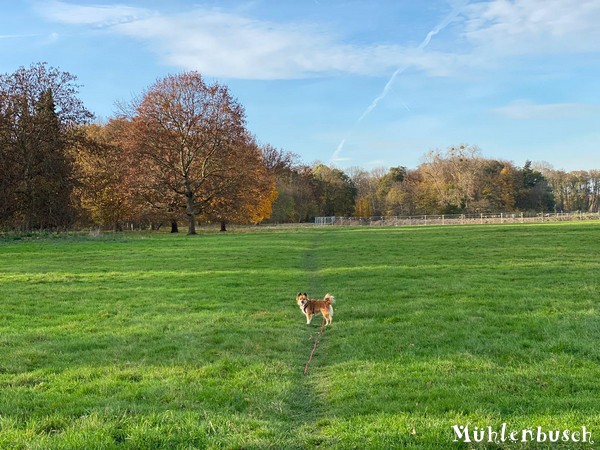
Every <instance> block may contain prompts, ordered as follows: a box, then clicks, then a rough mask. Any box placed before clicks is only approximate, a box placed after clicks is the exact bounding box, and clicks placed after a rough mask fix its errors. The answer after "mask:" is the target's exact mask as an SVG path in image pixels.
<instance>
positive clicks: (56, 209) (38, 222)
mask: <svg viewBox="0 0 600 450" xmlns="http://www.w3.org/2000/svg"><path fill="white" fill-rule="evenodd" d="M75 80H76V77H75V76H73V75H71V74H69V73H68V72H61V71H60V70H58V69H54V68H49V67H48V66H47V65H46V64H45V63H39V64H35V65H32V66H31V67H30V68H27V69H26V68H24V67H21V68H19V69H18V70H17V71H16V72H15V73H13V74H4V75H0V144H1V149H0V152H1V156H2V160H3V163H5V167H4V169H3V173H2V174H1V175H2V181H1V182H0V184H1V185H2V188H3V194H2V200H3V202H6V203H5V206H4V207H2V209H1V210H2V219H3V221H4V223H5V225H8V226H12V227H18V228H21V229H26V230H30V229H41V228H61V227H66V226H69V225H70V224H71V223H72V222H73V218H74V215H73V211H72V209H71V205H70V193H71V190H72V187H73V181H74V180H73V178H72V161H71V160H70V158H69V155H68V154H67V146H68V143H69V142H70V140H71V139H72V130H73V128H74V126H75V125H77V124H80V123H85V122H87V121H89V120H90V119H91V118H92V114H91V113H90V112H89V111H87V110H86V109H85V108H84V106H83V104H82V102H81V100H79V99H78V98H77V89H78V86H77V85H76V84H75V83H74V82H75Z"/></svg>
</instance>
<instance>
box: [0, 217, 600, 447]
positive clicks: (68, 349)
mask: <svg viewBox="0 0 600 450" xmlns="http://www.w3.org/2000/svg"><path fill="white" fill-rule="evenodd" d="M599 237H600V223H598V222H583V223H554V224H534V225H528V224H524V225H498V226H496V225H485V226H462V227H460V226H456V227H455V226H446V227H443V226H440V227H403V228H377V229H374V228H338V227H321V228H300V229H287V228H282V229H261V228H256V229H237V230H236V229H234V230H233V231H230V232H227V233H213V232H205V233H203V234H201V235H199V236H185V235H183V234H182V235H170V234H163V233H154V234H144V233H122V234H105V235H100V236H96V237H94V236H86V235H81V236H72V235H71V236H66V235H65V236H63V235H58V236H46V237H38V236H29V237H28V236H5V237H3V238H0V394H1V395H0V448H2V449H4V448H6V449H9V448H10V449H149V450H150V449H194V448H197V449H204V448H208V449H233V448H239V449H308V448H328V449H329V448H333V449H353V448H356V449H395V448H408V449H444V448H456V449H463V448H464V449H466V448H528V449H529V448H551V449H557V448H560V449H562V448H565V449H566V448H595V445H593V444H589V443H588V444H585V445H583V444H574V443H573V442H557V443H548V442H546V443H533V444H531V443H527V444H524V443H512V442H505V443H502V442H500V443H498V444H495V443H486V444H485V445H479V444H475V443H471V444H469V443H464V442H460V441H459V442H453V441H454V440H455V438H456V436H455V433H454V432H453V429H452V426H453V425H462V426H469V427H470V428H471V429H474V428H475V427H480V428H486V427H488V426H491V427H494V429H500V427H501V426H502V424H504V423H505V424H507V426H508V427H509V428H510V429H512V430H522V429H535V428H536V427H538V426H540V427H543V428H544V429H545V430H555V429H556V430H565V429H570V430H577V429H579V430H581V427H582V426H585V427H586V428H587V430H589V431H590V432H591V433H592V435H593V440H594V441H596V445H598V446H599V447H600V396H599V395H598V392H599V391H598V380H599V379H600V365H599V363H600V346H599V345H598V342H599V340H600V316H599V305H598V302H599V299H600V295H599V294H600V288H599V276H598V275H599V273H600V239H599ZM298 291H303V292H304V291H306V292H308V293H309V294H310V296H311V297H313V298H314V297H322V296H323V295H324V294H325V293H326V292H331V293H332V294H334V295H335V296H336V300H337V301H336V304H335V305H334V307H335V315H334V319H333V324H332V326H331V327H327V328H326V329H325V331H324V333H323V335H322V337H321V339H320V341H319V345H318V347H317V350H316V352H315V355H314V357H313V360H312V362H311V365H310V368H309V373H308V375H304V366H305V364H306V361H307V359H308V356H309V354H310V351H311V349H312V347H313V344H314V340H315V339H316V337H317V334H318V332H319V329H320V326H321V318H320V317H317V318H315V319H313V323H312V325H310V326H307V325H306V323H305V319H304V317H303V316H302V315H301V313H300V311H299V309H298V307H297V306H296V304H295V295H296V293H297V292H298ZM577 445H579V446H577Z"/></svg>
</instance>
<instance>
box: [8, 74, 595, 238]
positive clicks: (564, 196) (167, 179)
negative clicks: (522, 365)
mask: <svg viewBox="0 0 600 450" xmlns="http://www.w3.org/2000/svg"><path fill="white" fill-rule="evenodd" d="M75 81H76V77H75V76H73V75H71V74H69V73H66V72H62V71H60V70H58V69H54V68H51V67H48V66H47V65H46V64H44V63H41V64H36V65H33V66H31V67H30V68H20V69H19V70H17V71H16V72H15V73H13V74H5V75H0V161H1V164H0V228H2V229H20V230H31V229H47V228H52V229H65V228H72V227H74V226H80V227H81V226H88V225H90V224H96V225H100V226H105V227H109V226H110V227H114V228H115V229H120V228H121V227H122V225H123V224H124V223H135V224H138V225H143V226H152V227H154V228H158V227H160V226H162V225H164V224H170V225H171V229H172V231H177V229H178V226H177V225H178V223H180V222H181V221H185V222H186V223H187V224H188V232H189V233H190V234H194V233H195V232H196V222H197V220H200V221H202V222H204V223H219V224H220V225H221V229H222V230H225V229H226V225H227V223H232V222H233V223H260V222H262V221H271V222H303V221H310V220H312V218H313V217H315V216H333V215H336V216H350V215H356V216H362V217H369V216H389V215H414V214H436V213H437V214H442V213H471V212H487V211H518V210H537V211H540V210H545V211H548V210H559V211H560V210H565V211H567V210H585V211H596V210H598V206H599V205H598V202H599V194H600V172H599V171H588V172H585V171H577V172H569V173H567V172H564V171H555V170H553V169H551V168H549V167H548V166H547V165H538V166H535V167H533V166H532V164H531V163H530V162H526V163H525V165H524V167H522V168H521V167H516V166H515V165H514V164H513V163H512V162H508V161H499V160H492V159H486V158H484V157H483V156H482V155H481V152H480V150H479V149H478V148H477V147H475V146H464V145H463V146H458V147H451V148H449V149H448V150H446V151H440V150H434V151H430V152H429V153H427V154H426V155H425V156H424V158H423V162H422V164H420V165H419V166H418V167H417V168H416V169H413V170H408V169H407V168H405V167H402V166H398V167H392V168H391V169H389V170H386V169H383V168H380V169H374V170H372V171H370V172H367V171H365V170H363V169H360V168H352V169H350V170H348V171H347V172H344V171H342V170H340V169H338V168H335V167H329V166H327V165H325V164H321V163H316V164H313V165H310V166H309V165H306V164H303V163H302V162H301V161H300V160H299V158H298V156H297V155H295V154H293V153H290V152H286V151H284V150H280V149H277V148H274V147H272V146H270V145H259V144H258V143H257V141H256V139H255V138H254V137H253V136H252V135H251V134H250V132H249V131H248V129H247V127H246V119H245V112H244V109H243V107H242V106H241V105H240V104H239V103H238V102H237V100H235V99H234V98H233V97H232V95H231V94H230V92H229V90H228V89H227V87H226V86H223V85H220V84H218V83H215V84H207V83H206V82H205V81H204V79H203V78H202V77H201V75H200V74H199V73H197V72H187V73H181V74H178V75H171V76H167V77H164V78H163V79H160V80H158V81H156V82H155V83H154V84H153V85H152V86H150V87H149V88H148V89H147V90H146V91H145V92H143V93H142V94H141V95H140V96H139V97H138V98H135V99H134V100H133V101H131V102H130V103H129V104H126V105H124V106H123V107H121V111H120V113H119V114H118V115H116V116H115V117H114V118H111V119H110V120H108V122H107V123H104V124H98V123H93V122H92V119H93V115H92V113H91V112H89V111H88V110H87V109H86V108H85V107H84V105H83V103H82V102H81V101H80V100H79V99H78V97H77V95H78V88H79V86H78V85H77V84H76V83H75Z"/></svg>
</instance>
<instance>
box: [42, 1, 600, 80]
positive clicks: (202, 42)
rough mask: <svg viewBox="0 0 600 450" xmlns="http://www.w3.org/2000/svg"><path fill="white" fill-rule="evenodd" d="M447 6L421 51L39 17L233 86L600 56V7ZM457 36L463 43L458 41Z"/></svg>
mask: <svg viewBox="0 0 600 450" xmlns="http://www.w3.org/2000/svg"><path fill="white" fill-rule="evenodd" d="M448 2H449V3H450V4H451V5H454V6H453V8H454V10H453V12H456V14H452V15H451V16H452V18H451V20H449V21H448V23H446V22H442V24H441V25H440V26H439V28H434V30H432V31H431V32H430V33H429V35H427V37H426V38H425V40H424V41H423V43H422V44H421V46H419V47H418V48H415V47H414V46H413V47H406V46H403V45H399V44H389V43H388V44H377V43H374V44H368V45H367V44H361V45H359V44H351V43H347V42H344V41H343V40H342V39H341V38H340V36H337V35H336V34H335V33H334V32H332V31H330V30H329V29H326V28H325V27H324V26H317V25H309V24H306V23H301V22H269V21H265V20H258V19H253V18H250V17H249V16H247V15H245V14H246V13H244V12H243V11H244V10H243V9H239V8H238V9H237V10H236V11H237V12H231V11H230V12H228V11H225V10H223V9H206V8H199V7H197V8H195V9H192V10H190V11H188V12H186V13H183V14H162V13H159V12H157V11H152V10H150V9H146V8H136V7H130V6H126V5H123V4H116V5H99V4H97V5H78V4H74V3H67V2H65V1H59V0H49V1H45V2H43V3H42V2H40V3H38V5H37V10H38V11H39V12H40V13H42V14H43V15H44V16H45V17H46V18H48V19H50V20H53V21H56V22H59V23H63V24H68V25H84V26H93V27H98V28H102V29H104V30H105V31H106V32H111V33H116V34H120V35H124V36H128V37H130V38H133V39H136V40H139V41H140V42H142V43H143V44H144V45H145V46H147V48H149V49H150V50H151V51H152V52H155V53H156V54H157V55H158V57H159V58H160V59H161V61H162V62H163V63H165V64H168V65H172V66H175V67H178V68H182V69H186V70H199V71H200V72H202V73H203V74H205V75H207V76H214V77H224V78H245V79H293V78H306V77H312V76H329V75H336V74H357V75H370V76H390V75H391V74H392V73H393V72H394V71H395V70H397V69H398V68H399V67H410V68H411V70H420V71H422V72H423V73H425V74H427V75H430V76H456V75H458V74H461V73H462V74H465V73H468V71H465V69H469V68H477V67H490V66H497V65H498V64H499V63H501V62H502V60H503V58H504V57H505V56H508V55H515V54H528V55H529V54H549V53H552V52H563V53H564V52H596V51H600V27H598V26H597V24H598V23H600V1H599V0H579V1H577V2H574V1H573V0H489V1H478V2H471V3H470V4H467V2H466V0H448ZM453 2H454V3H453ZM459 7H460V8H459ZM447 25H452V26H451V27H450V28H451V29H449V30H444V32H446V33H448V34H445V35H443V36H436V41H438V42H439V43H441V44H443V45H441V47H444V48H446V49H451V50H446V51H440V50H439V47H438V49H437V50H436V49H430V48H427V49H425V47H427V44H428V43H429V39H431V37H433V36H434V35H436V34H437V33H438V32H440V31H442V30H443V28H444V27H445V26H447ZM456 33H458V34H456ZM456 36H460V37H462V39H458V40H454V38H456Z"/></svg>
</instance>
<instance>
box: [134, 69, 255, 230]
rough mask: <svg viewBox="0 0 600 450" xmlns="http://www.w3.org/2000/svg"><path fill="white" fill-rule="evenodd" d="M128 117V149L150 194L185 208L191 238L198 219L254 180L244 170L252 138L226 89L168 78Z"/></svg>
mask: <svg viewBox="0 0 600 450" xmlns="http://www.w3.org/2000/svg"><path fill="white" fill-rule="evenodd" d="M132 106H133V107H132V111H131V113H130V120H131V126H130V127H129V129H128V130H129V131H128V134H127V141H128V146H129V147H130V148H132V149H134V151H135V152H136V154H137V155H138V156H139V159H140V161H143V164H146V170H147V171H149V172H150V173H151V175H150V176H149V177H148V182H149V183H150V185H149V186H148V188H150V189H154V190H155V191H156V192H162V191H165V190H166V191H168V192H170V193H171V194H172V195H173V197H175V198H177V199H178V200H179V201H178V205H184V208H185V213H186V216H187V219H188V224H189V229H188V233H189V234H196V219H197V217H198V216H199V215H201V214H202V215H204V216H206V215H210V214H211V213H213V212H215V211H214V208H216V207H217V205H221V204H223V202H222V201H220V200H219V199H220V198H221V199H223V196H225V195H232V194H231V193H232V189H234V188H233V187H232V186H235V189H248V188H249V187H250V186H253V183H254V182H255V181H257V180H254V179H252V177H250V178H248V177H246V178H245V180H244V182H242V178H243V177H242V176H241V174H243V173H247V172H248V169H247V168H246V167H245V165H246V164H254V163H255V161H256V160H255V159H254V158H252V157H251V155H249V153H248V149H249V145H248V143H249V142H251V137H250V136H249V133H248V131H247V130H246V126H245V125H246V124H245V112H244V109H243V107H242V106H241V105H240V104H239V103H238V102H237V101H236V100H235V99H234V98H233V97H232V96H231V94H230V93H229V90H228V89H227V87H226V86H223V85H220V84H218V83H215V84H212V85H208V84H206V83H205V82H204V80H203V78H202V77H201V75H200V74H199V73H198V72H186V73H181V74H178V75H169V76H167V77H165V78H162V79H160V80H158V81H156V82H155V83H154V84H153V85H152V86H151V87H150V88H149V89H148V90H147V91H146V92H145V93H144V94H143V96H142V97H141V99H139V100H138V101H134V104H133V105H132Z"/></svg>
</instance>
